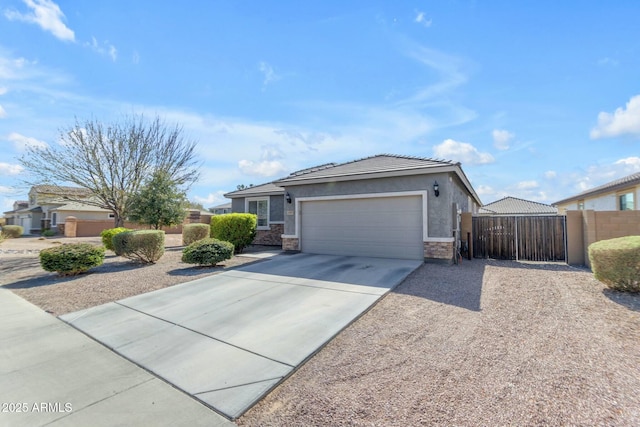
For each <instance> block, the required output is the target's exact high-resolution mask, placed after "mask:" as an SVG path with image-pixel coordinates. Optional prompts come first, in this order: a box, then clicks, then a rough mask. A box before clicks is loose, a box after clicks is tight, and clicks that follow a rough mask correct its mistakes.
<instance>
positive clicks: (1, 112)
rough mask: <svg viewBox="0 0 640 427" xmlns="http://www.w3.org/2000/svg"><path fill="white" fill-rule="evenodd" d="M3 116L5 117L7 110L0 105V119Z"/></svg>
mask: <svg viewBox="0 0 640 427" xmlns="http://www.w3.org/2000/svg"><path fill="white" fill-rule="evenodd" d="M5 117H7V111H6V110H5V109H4V107H3V106H2V105H0V119H4V118H5Z"/></svg>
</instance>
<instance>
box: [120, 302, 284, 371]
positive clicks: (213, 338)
mask: <svg viewBox="0 0 640 427" xmlns="http://www.w3.org/2000/svg"><path fill="white" fill-rule="evenodd" d="M115 303H116V304H118V305H119V306H121V307H124V308H128V309H129V310H133V311H135V312H138V313H140V314H143V315H145V316H149V317H153V318H154V319H157V320H160V321H162V322H166V323H169V324H170V325H173V326H177V327H179V328H182V329H185V330H187V331H190V332H193V333H194V334H198V335H202V336H203V337H207V338H209V339H212V340H214V341H217V342H219V343H222V344H225V345H228V346H231V347H234V348H237V349H238V350H242V351H246V352H247V353H251V354H254V355H256V356H259V357H262V358H263V359H267V360H270V361H272V362H276V363H279V364H281V365H285V366H288V367H290V368H294V367H295V366H294V365H290V364H288V363H285V362H282V361H280V360H276V359H273V358H271V357H267V356H265V355H263V354H260V353H256V352H255V351H252V350H249V349H246V348H242V347H240V346H238V345H235V344H231V343H230V342H226V341H223V340H221V339H219V338H216V337H212V336H210V335H207V334H204V333H202V332H200V331H196V330H194V329H191V328H188V327H186V326H183V325H179V324H177V323H175V322H172V321H170V320H167V319H163V318H162V317H158V316H154V315H153V314H150V313H145V312H144V311H141V310H138V309H136V308H133V307H129V306H128V305H126V304H122V303H121V302H118V301H115ZM116 351H117V350H116Z"/></svg>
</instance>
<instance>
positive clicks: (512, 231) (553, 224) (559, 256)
mask: <svg viewBox="0 0 640 427" xmlns="http://www.w3.org/2000/svg"><path fill="white" fill-rule="evenodd" d="M565 219H566V218H565V216H563V215H549V216H546V215H545V216H475V217H473V220H472V224H473V255H474V257H475V258H496V259H513V260H524V261H566V234H567V233H566V224H565Z"/></svg>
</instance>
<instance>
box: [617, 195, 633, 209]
mask: <svg viewBox="0 0 640 427" xmlns="http://www.w3.org/2000/svg"><path fill="white" fill-rule="evenodd" d="M619 200H620V210H621V211H632V210H634V209H635V208H634V204H633V193H626V194H622V195H621V196H620V199H619Z"/></svg>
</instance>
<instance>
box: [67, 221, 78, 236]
mask: <svg viewBox="0 0 640 427" xmlns="http://www.w3.org/2000/svg"><path fill="white" fill-rule="evenodd" d="M77 233H78V218H76V217H75V216H68V217H67V218H66V219H65V220H64V237H76V234H77Z"/></svg>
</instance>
